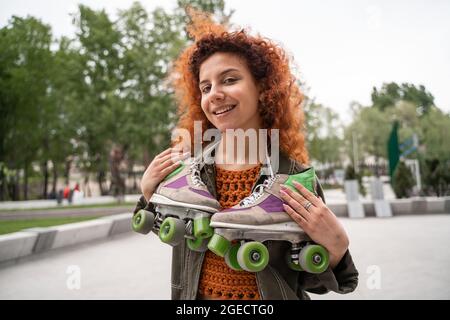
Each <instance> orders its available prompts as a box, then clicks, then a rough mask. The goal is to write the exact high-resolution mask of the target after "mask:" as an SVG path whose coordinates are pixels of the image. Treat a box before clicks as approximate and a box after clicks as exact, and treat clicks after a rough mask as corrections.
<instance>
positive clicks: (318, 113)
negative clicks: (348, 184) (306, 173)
mask: <svg viewBox="0 0 450 320" xmlns="http://www.w3.org/2000/svg"><path fill="white" fill-rule="evenodd" d="M304 113H305V123H306V135H307V139H306V141H307V144H308V150H309V154H310V157H311V159H313V160H315V161H317V162H319V163H321V164H325V165H331V166H335V165H340V164H341V148H342V146H343V141H342V138H341V137H340V135H341V131H342V124H341V123H340V120H339V115H338V114H337V113H335V112H334V111H333V110H332V109H331V108H328V107H325V106H323V105H321V104H316V103H315V102H313V101H310V100H309V99H306V103H305V106H304Z"/></svg>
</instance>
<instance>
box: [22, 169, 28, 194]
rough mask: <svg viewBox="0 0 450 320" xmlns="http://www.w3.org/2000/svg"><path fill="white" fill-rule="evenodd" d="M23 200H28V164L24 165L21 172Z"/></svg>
mask: <svg viewBox="0 0 450 320" xmlns="http://www.w3.org/2000/svg"><path fill="white" fill-rule="evenodd" d="M23 198H24V200H28V163H25V168H24V170H23Z"/></svg>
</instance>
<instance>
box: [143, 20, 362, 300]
mask: <svg viewBox="0 0 450 320" xmlns="http://www.w3.org/2000/svg"><path fill="white" fill-rule="evenodd" d="M190 34H191V36H193V37H194V38H195V42H194V43H193V44H192V45H191V46H189V47H188V48H187V49H186V50H185V51H184V52H183V53H182V54H181V55H180V57H179V58H178V60H177V61H176V64H175V70H174V79H175V82H174V85H175V89H176V93H177V98H178V102H179V112H180V115H181V118H180V121H179V123H178V128H181V129H186V130H187V131H188V132H189V133H190V134H191V137H194V124H195V121H200V123H201V125H202V129H203V131H205V130H207V129H212V128H215V129H217V130H219V131H220V132H221V133H222V135H221V139H220V143H219V145H218V146H219V147H218V148H217V149H216V150H217V151H216V152H215V153H214V159H215V163H213V164H205V166H204V167H203V169H202V170H201V177H202V180H203V181H205V183H206V186H207V188H208V191H209V192H210V193H211V194H212V195H213V196H215V197H216V199H217V200H218V201H219V203H220V205H221V206H222V208H230V207H232V206H233V205H235V204H237V203H239V201H241V200H242V199H243V198H245V197H247V196H249V195H250V194H251V192H252V188H253V187H254V186H255V185H256V184H259V183H261V182H262V181H263V180H264V175H263V174H262V171H261V167H262V166H261V164H262V163H265V160H264V159H262V158H261V157H260V154H259V153H258V155H254V154H253V153H254V152H253V151H252V150H254V149H252V148H251V147H252V145H254V144H256V145H258V146H262V145H263V146H266V145H267V147H268V148H269V149H271V152H272V153H273V152H276V151H279V165H278V170H277V172H278V173H282V174H294V173H297V172H300V171H302V170H304V169H305V168H306V164H307V163H308V156H307V150H306V148H305V141H304V135H303V132H302V126H303V115H302V112H301V109H300V105H301V102H302V99H303V97H302V95H301V93H300V90H299V88H298V86H297V85H296V83H295V78H294V76H293V75H292V74H291V72H290V68H289V61H288V58H287V57H286V56H285V53H284V51H283V50H282V49H281V48H280V47H279V46H277V45H276V44H274V43H273V42H271V41H270V40H267V39H263V38H261V37H255V36H251V35H250V34H248V33H247V32H245V31H236V32H231V31H227V30H226V29H225V27H224V26H221V25H218V24H214V23H212V22H211V20H209V19H208V18H205V16H204V15H197V16H196V15H194V16H193V23H192V25H191V28H190ZM237 129H242V130H244V131H246V130H247V131H252V130H253V131H257V132H259V131H260V130H261V129H267V130H268V132H269V135H272V136H273V132H274V131H273V130H274V129H278V130H279V131H278V132H279V149H280V150H274V147H273V146H271V144H270V141H272V140H270V139H266V138H265V137H264V135H258V134H257V135H256V138H255V136H254V139H253V141H252V139H246V140H245V142H246V143H244V149H243V150H237V149H236V143H235V142H236V141H235V140H236V135H234V136H233V135H231V139H230V133H231V134H233V133H235V132H236V131H235V130H237ZM227 137H228V138H227ZM233 139H234V140H233ZM255 139H256V140H255ZM193 140H194V139H191V141H190V144H191V148H193V147H194V141H193ZM269 140H270V141H269ZM184 142H186V141H184ZM231 142H233V143H231ZM206 144H207V141H202V145H203V146H204V145H206ZM191 150H193V149H191ZM236 151H242V152H236ZM179 152H181V148H180V147H179V148H178V149H177V148H173V149H170V150H166V151H164V152H162V153H161V154H160V155H158V156H156V157H155V159H154V160H153V161H152V163H151V164H150V165H149V167H148V168H147V170H146V172H145V173H144V176H143V179H142V183H141V187H142V192H143V197H142V198H141V200H140V202H139V204H138V206H137V208H136V210H135V212H137V211H138V210H139V209H140V208H143V207H146V208H147V209H148V210H152V209H153V206H152V204H151V203H150V202H148V200H149V199H150V197H151V195H152V194H153V192H154V191H155V190H156V187H157V186H158V184H159V183H160V182H161V181H162V180H163V179H164V178H165V177H166V176H167V175H168V174H169V173H170V172H172V171H173V170H175V169H176V168H177V167H178V165H179V163H178V161H176V160H178V159H181V157H182V155H181V153H180V154H179V157H178V158H177V157H173V154H174V153H177V154H178V153H179ZM255 159H256V161H255ZM296 188H297V189H298V191H299V192H292V191H289V190H288V189H286V190H283V191H281V197H282V199H283V200H284V202H285V206H284V208H285V211H286V212H287V213H288V214H289V215H290V216H291V218H292V219H293V220H294V221H295V222H296V223H297V224H298V225H299V226H300V227H301V228H302V229H303V230H304V231H305V232H306V233H307V234H308V235H309V237H310V238H311V239H312V240H313V241H315V242H316V243H318V244H321V245H322V246H324V247H325V248H326V249H327V250H328V252H329V254H330V266H329V268H328V269H327V270H326V271H325V272H323V273H321V274H309V273H306V272H299V271H293V270H291V269H289V268H288V267H287V266H286V263H285V261H284V258H283V256H282V255H280V253H281V252H286V250H287V247H286V246H287V244H286V243H284V242H283V241H269V243H267V247H268V249H269V253H270V262H269V266H268V268H266V269H264V270H263V271H261V272H257V273H252V272H247V271H235V270H232V269H230V268H229V267H228V266H227V265H226V263H225V262H224V259H223V258H220V257H219V256H216V255H215V254H214V253H212V252H211V251H207V252H206V253H198V252H194V251H191V250H186V248H185V244H184V243H183V244H181V245H179V246H176V247H174V249H173V259H172V298H173V299H308V298H309V297H308V295H307V294H306V292H305V291H306V290H307V291H310V292H314V293H326V292H328V291H330V290H332V291H335V292H340V293H347V292H351V291H353V290H354V289H355V288H356V286H357V282H358V272H357V270H356V268H355V266H354V264H353V261H352V258H351V256H350V253H349V251H348V245H349V240H348V236H347V234H346V232H345V230H344V228H343V227H342V225H341V224H340V223H339V221H338V220H337V218H336V216H335V215H334V214H333V212H332V211H331V210H330V209H329V208H328V207H327V206H326V205H325V203H324V199H323V192H322V190H321V187H320V184H318V187H317V190H316V192H317V194H318V195H319V196H321V198H320V197H316V196H314V195H313V194H312V193H311V192H309V191H308V190H306V189H305V188H303V187H302V186H301V185H299V186H296Z"/></svg>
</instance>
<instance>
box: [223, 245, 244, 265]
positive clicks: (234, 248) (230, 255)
mask: <svg viewBox="0 0 450 320" xmlns="http://www.w3.org/2000/svg"><path fill="white" fill-rule="evenodd" d="M240 247H241V244H240V243H235V244H232V245H231V247H230V250H228V251H227V253H226V254H225V262H226V264H227V266H229V267H230V268H231V269H233V270H235V271H242V268H241V266H240V265H239V262H238V260H237V253H238V250H239V248H240Z"/></svg>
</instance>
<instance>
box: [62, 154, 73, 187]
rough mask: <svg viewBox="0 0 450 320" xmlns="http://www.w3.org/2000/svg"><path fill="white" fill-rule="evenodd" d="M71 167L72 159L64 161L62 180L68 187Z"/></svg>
mask: <svg viewBox="0 0 450 320" xmlns="http://www.w3.org/2000/svg"><path fill="white" fill-rule="evenodd" d="M71 167H72V159H71V158H69V159H67V160H66V166H65V168H64V178H65V181H64V182H65V185H66V186H67V185H69V181H70V168H71Z"/></svg>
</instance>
